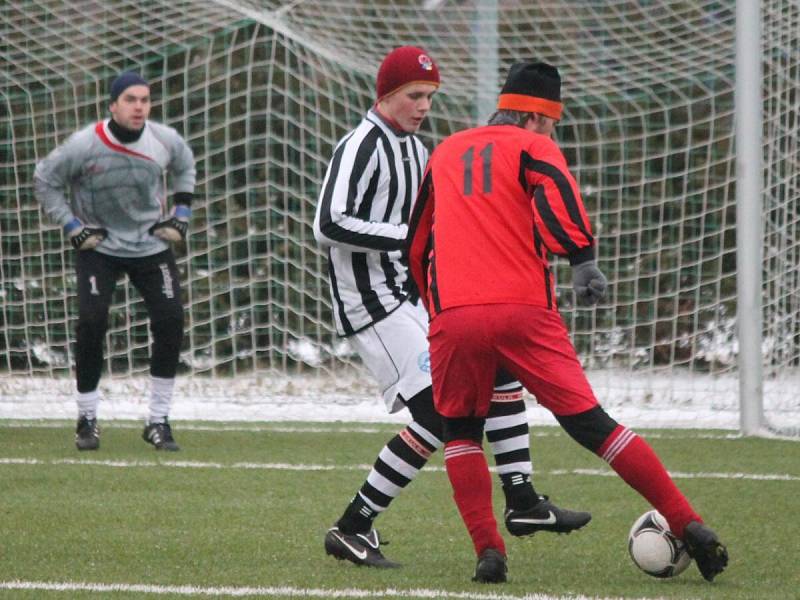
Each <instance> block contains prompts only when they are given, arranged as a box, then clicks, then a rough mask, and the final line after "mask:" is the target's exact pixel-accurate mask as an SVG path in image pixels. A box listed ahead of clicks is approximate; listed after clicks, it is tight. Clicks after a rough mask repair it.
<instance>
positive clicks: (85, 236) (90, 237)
mask: <svg viewBox="0 0 800 600" xmlns="http://www.w3.org/2000/svg"><path fill="white" fill-rule="evenodd" d="M107 235H108V230H107V229H105V228H104V227H90V226H86V225H81V226H80V227H76V228H75V229H73V230H72V232H70V234H69V241H70V243H71V244H72V247H73V248H75V250H94V249H95V248H96V247H97V246H98V244H100V242H102V241H103V240H104V239H106V236H107Z"/></svg>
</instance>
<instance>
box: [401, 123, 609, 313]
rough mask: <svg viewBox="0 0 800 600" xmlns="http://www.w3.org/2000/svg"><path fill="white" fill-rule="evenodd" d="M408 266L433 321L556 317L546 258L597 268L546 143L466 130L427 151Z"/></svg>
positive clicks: (527, 135) (511, 131)
mask: <svg viewBox="0 0 800 600" xmlns="http://www.w3.org/2000/svg"><path fill="white" fill-rule="evenodd" d="M408 244H409V249H408V250H409V266H410V269H411V273H412V276H413V277H414V280H415V281H416V283H417V286H418V287H419V290H420V295H421V296H422V298H423V300H424V301H425V305H426V307H427V308H428V312H429V313H430V315H431V317H433V316H435V315H436V314H437V313H439V312H441V311H443V310H445V309H447V308H451V307H455V306H465V305H474V304H498V303H519V304H531V305H535V306H543V307H547V308H555V307H556V302H555V289H554V281H553V276H552V272H551V270H550V267H549V264H548V261H547V253H548V252H552V253H554V254H557V255H560V256H567V257H569V260H570V263H571V264H573V265H574V264H579V263H582V262H586V261H588V260H592V259H594V237H593V236H592V230H591V226H590V223H589V219H588V217H587V215H586V209H585V207H584V205H583V200H582V199H581V196H580V192H579V191H578V185H577V183H576V182H575V178H574V177H573V176H572V174H571V173H570V172H569V169H568V167H567V162H566V159H565V158H564V155H563V154H562V152H561V150H560V149H559V148H558V146H557V145H556V143H555V142H554V141H553V140H551V139H550V138H549V137H547V136H544V135H541V134H538V133H533V132H531V131H528V130H526V129H523V128H521V127H517V126H514V125H489V126H485V127H477V128H473V129H467V130H465V131H462V132H459V133H456V134H454V135H452V136H450V137H448V138H447V139H445V140H444V141H443V142H442V143H441V144H440V145H439V146H438V147H437V148H436V150H435V151H434V152H433V154H432V156H431V158H430V161H429V163H428V167H427V170H426V173H425V177H424V180H423V184H422V187H421V188H420V192H419V195H418V197H417V201H416V203H415V206H414V212H413V215H412V218H411V222H410V228H409V237H408Z"/></svg>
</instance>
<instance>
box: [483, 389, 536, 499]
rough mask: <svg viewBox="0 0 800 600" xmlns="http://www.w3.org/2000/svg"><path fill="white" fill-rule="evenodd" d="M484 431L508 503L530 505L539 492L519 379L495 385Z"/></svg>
mask: <svg viewBox="0 0 800 600" xmlns="http://www.w3.org/2000/svg"><path fill="white" fill-rule="evenodd" d="M484 430H485V431H486V439H487V440H488V441H489V446H490V448H491V450H492V454H494V460H495V465H496V466H497V473H498V475H500V479H501V480H502V482H503V492H504V493H505V496H506V505H507V506H508V507H509V508H514V509H523V508H529V507H530V506H532V505H533V504H535V503H536V502H537V501H538V494H537V493H536V490H534V488H533V484H532V483H531V475H532V473H533V465H532V464H531V450H530V435H529V430H528V415H527V413H526V411H525V401H524V400H523V399H522V386H521V385H520V384H519V382H517V381H513V382H511V383H507V384H504V385H497V386H495V389H494V395H493V396H492V405H491V408H490V409H489V414H488V416H487V417H486V426H485V428H484Z"/></svg>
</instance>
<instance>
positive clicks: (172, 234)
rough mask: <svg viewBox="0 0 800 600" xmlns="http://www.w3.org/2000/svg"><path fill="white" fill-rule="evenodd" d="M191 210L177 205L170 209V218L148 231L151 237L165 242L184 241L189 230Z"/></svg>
mask: <svg viewBox="0 0 800 600" xmlns="http://www.w3.org/2000/svg"><path fill="white" fill-rule="evenodd" d="M191 214H192V209H191V208H189V207H188V206H185V205H183V204H178V205H176V206H175V208H173V209H172V216H171V217H170V218H169V219H167V220H166V221H159V222H158V223H156V224H155V225H153V226H152V227H151V228H150V229H149V230H148V231H149V232H150V234H151V235H154V236H156V237H157V238H160V239H162V240H164V241H165V242H177V241H181V240H185V239H186V232H187V231H188V230H189V217H190V216H191Z"/></svg>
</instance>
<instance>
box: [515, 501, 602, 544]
mask: <svg viewBox="0 0 800 600" xmlns="http://www.w3.org/2000/svg"><path fill="white" fill-rule="evenodd" d="M591 520H592V515H591V514H590V513H588V512H581V511H575V510H568V509H566V508H559V507H558V506H556V505H555V504H553V503H552V502H550V499H549V498H548V497H547V496H540V497H539V502H538V503H537V504H534V505H533V507H531V508H528V509H526V510H515V509H512V508H507V509H506V512H505V521H506V529H508V532H509V533H510V534H511V535H515V536H518V537H519V536H524V535H532V534H534V533H536V532H537V531H553V532H555V533H569V532H570V531H574V530H576V529H580V528H581V527H583V526H584V525H586V524H587V523H588V522H589V521H591Z"/></svg>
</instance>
